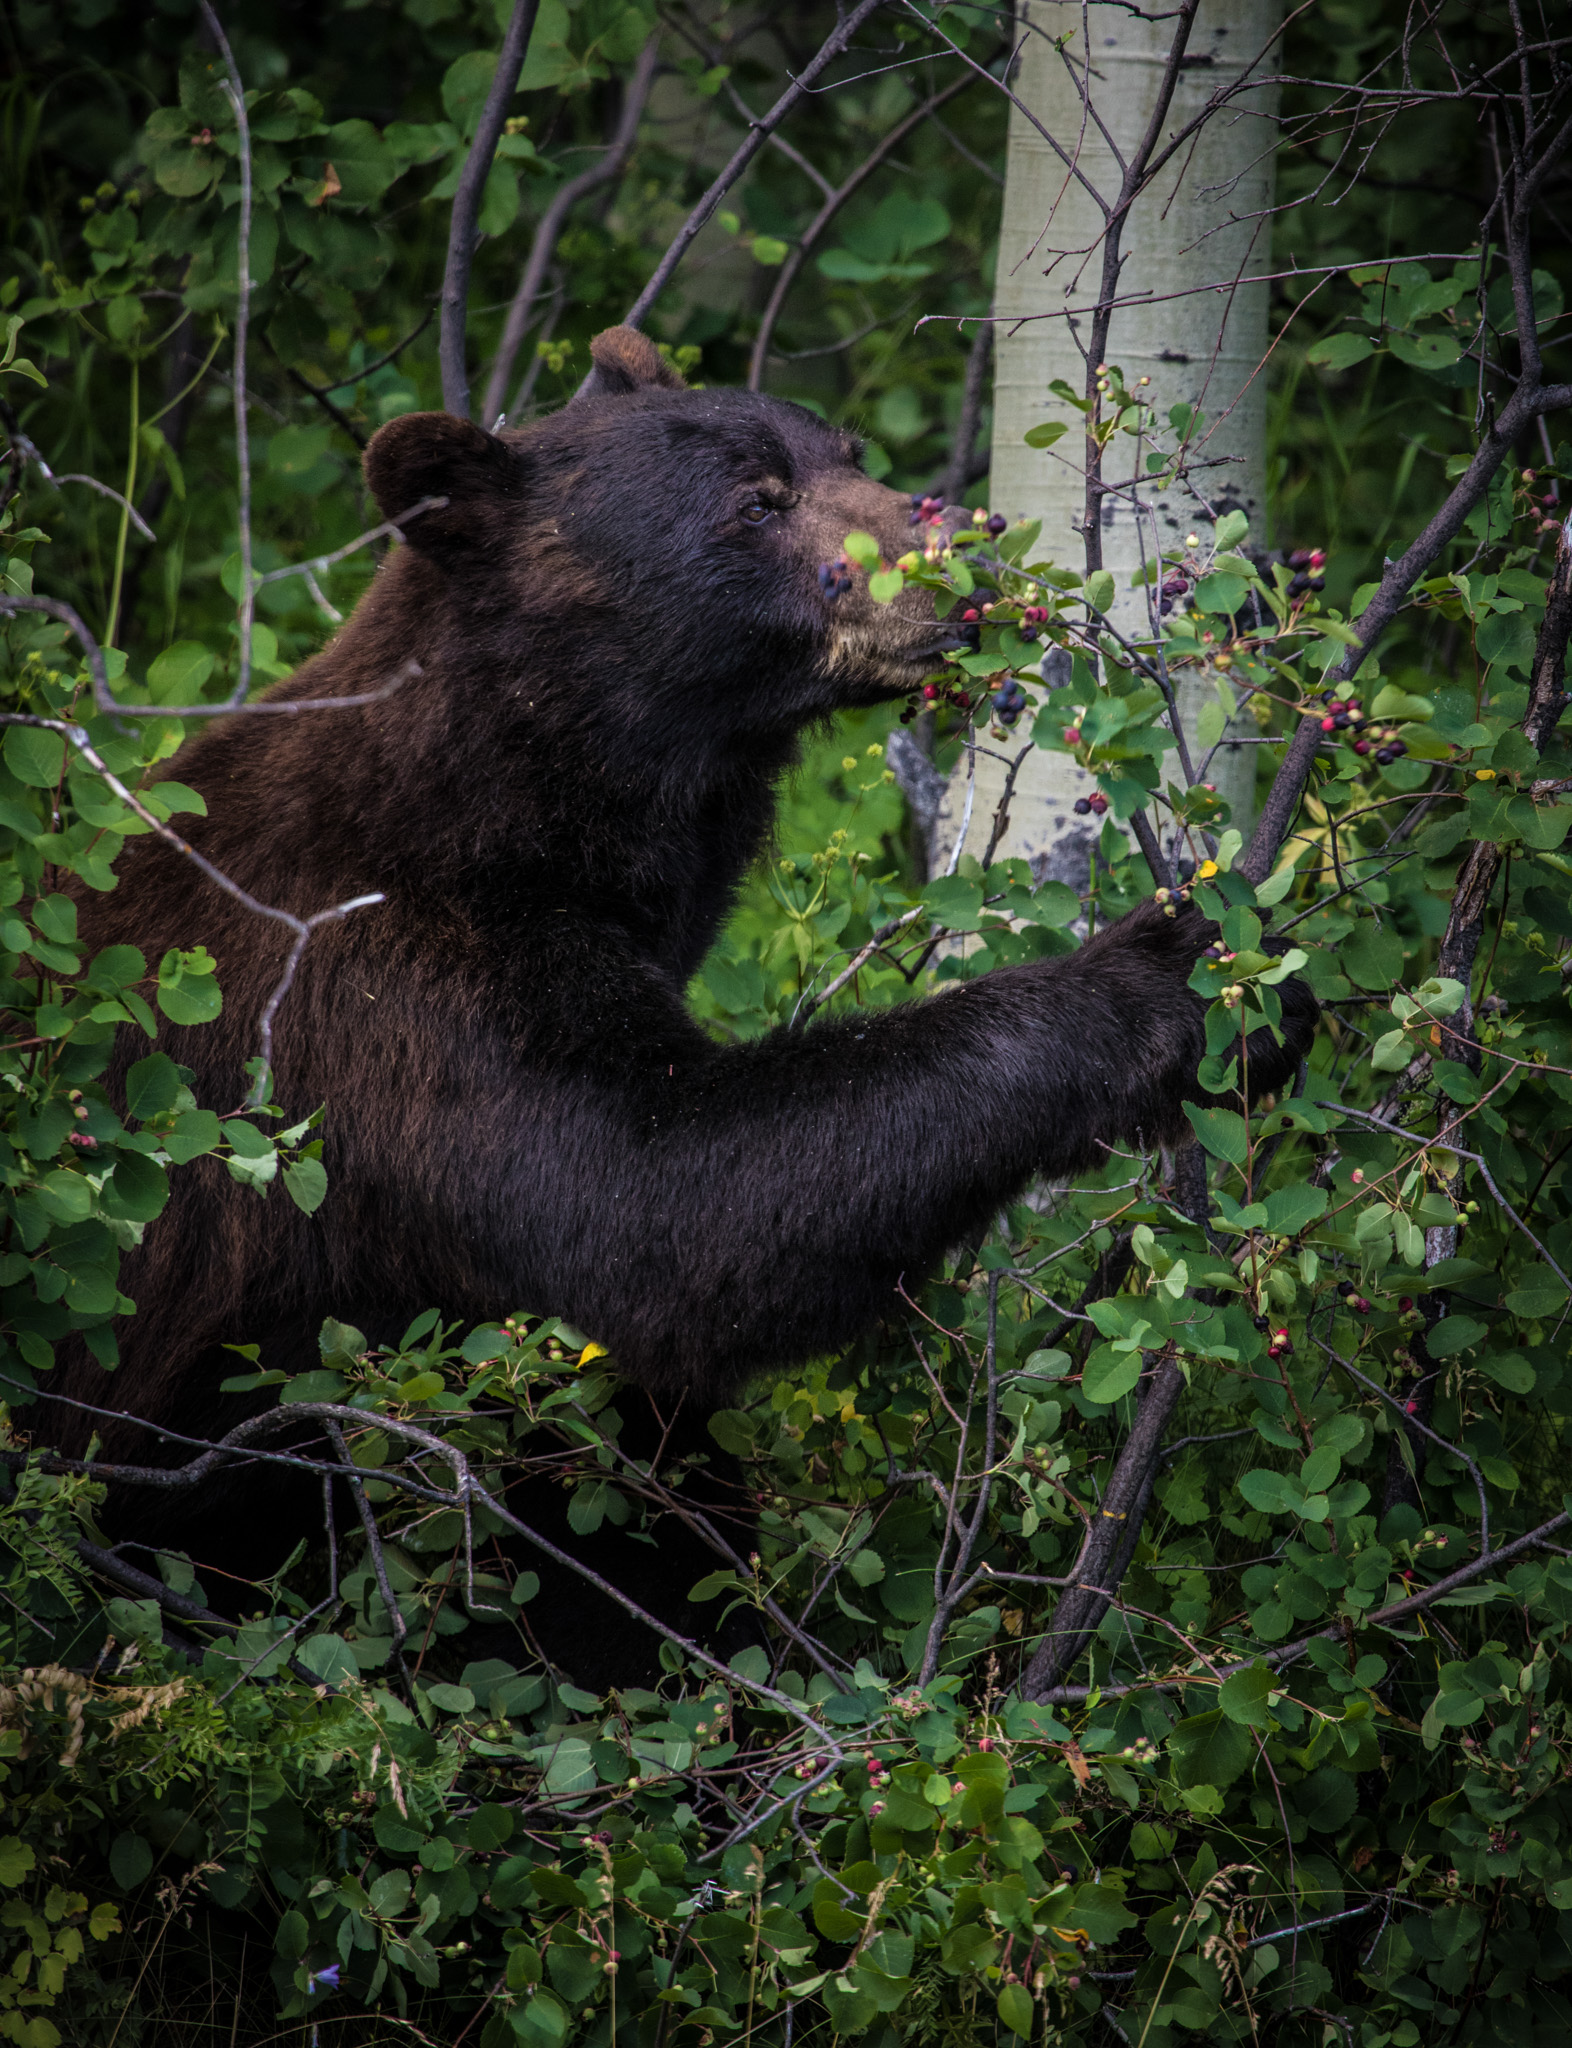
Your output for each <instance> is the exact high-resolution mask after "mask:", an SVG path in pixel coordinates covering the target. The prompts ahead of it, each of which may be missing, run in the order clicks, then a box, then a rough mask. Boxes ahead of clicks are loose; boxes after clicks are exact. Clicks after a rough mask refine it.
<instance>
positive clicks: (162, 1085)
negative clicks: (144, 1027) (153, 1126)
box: [126, 1052, 180, 1123]
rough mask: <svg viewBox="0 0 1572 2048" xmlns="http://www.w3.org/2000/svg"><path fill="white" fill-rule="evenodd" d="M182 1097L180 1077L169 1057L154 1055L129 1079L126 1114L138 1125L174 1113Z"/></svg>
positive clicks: (158, 1053)
mask: <svg viewBox="0 0 1572 2048" xmlns="http://www.w3.org/2000/svg"><path fill="white" fill-rule="evenodd" d="M179 1093H180V1075H179V1072H178V1071H177V1069H176V1067H175V1063H174V1061H173V1060H172V1059H171V1058H170V1057H169V1055H168V1054H167V1053H162V1052H150V1053H149V1054H148V1056H147V1058H146V1059H144V1060H138V1061H137V1062H136V1064H135V1065H134V1066H133V1067H132V1068H131V1070H130V1072H129V1073H128V1074H127V1075H126V1110H127V1112H128V1113H129V1114H130V1115H131V1116H134V1117H135V1118H136V1119H137V1120H138V1122H140V1123H145V1122H146V1121H147V1119H148V1118H149V1117H151V1116H162V1115H163V1113H164V1112H165V1110H169V1109H173V1108H174V1106H175V1098H176V1096H177V1095H178V1094H179Z"/></svg>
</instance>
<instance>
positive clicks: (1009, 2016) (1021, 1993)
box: [998, 1984, 1037, 2040]
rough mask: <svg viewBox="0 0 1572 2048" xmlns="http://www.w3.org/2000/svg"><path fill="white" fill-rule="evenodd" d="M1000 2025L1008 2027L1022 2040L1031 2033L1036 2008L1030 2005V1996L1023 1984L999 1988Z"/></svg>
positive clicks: (1006, 1985)
mask: <svg viewBox="0 0 1572 2048" xmlns="http://www.w3.org/2000/svg"><path fill="white" fill-rule="evenodd" d="M998 2007H999V2020H1000V2024H1001V2025H1003V2026H1005V2027H1008V2028H1009V2030H1010V2032H1011V2033H1012V2034H1019V2035H1020V2036H1021V2038H1022V2039H1023V2040H1024V2039H1026V2038H1027V2036H1029V2035H1030V2033H1031V2031H1032V2021H1033V2019H1034V2017H1035V2015H1036V2011H1037V2008H1036V2007H1035V2006H1034V2005H1033V2003H1032V1994H1031V1993H1030V1992H1029V1991H1028V1990H1027V1988H1026V1986H1025V1985H1024V1984H1005V1985H1002V1986H1001V1987H1000V1991H999V1999H998Z"/></svg>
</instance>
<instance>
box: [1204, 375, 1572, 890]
mask: <svg viewBox="0 0 1572 2048" xmlns="http://www.w3.org/2000/svg"><path fill="white" fill-rule="evenodd" d="M1569 405H1572V384H1551V385H1540V386H1530V385H1527V384H1520V385H1519V386H1518V388H1517V389H1516V391H1514V392H1513V393H1512V396H1511V397H1510V398H1509V399H1508V400H1507V402H1506V404H1505V406H1503V408H1502V410H1501V412H1500V414H1499V415H1498V417H1497V419H1496V423H1495V425H1494V426H1493V427H1492V428H1491V430H1490V432H1489V433H1488V434H1487V435H1486V436H1485V438H1484V440H1483V441H1481V442H1480V444H1479V450H1478V453H1477V454H1476V455H1475V457H1474V459H1473V461H1472V462H1471V463H1470V464H1469V465H1468V468H1467V469H1466V470H1465V471H1464V472H1463V474H1462V475H1461V476H1460V477H1459V478H1458V480H1457V483H1456V484H1455V486H1454V487H1453V489H1452V492H1451V494H1450V495H1449V497H1448V498H1447V501H1446V503H1445V504H1444V505H1443V506H1442V507H1441V509H1440V511H1439V512H1437V514H1436V515H1435V517H1434V518H1433V519H1432V520H1431V521H1430V523H1429V525H1428V526H1426V528H1425V530H1424V531H1423V533H1421V534H1420V536H1419V538H1418V539H1417V540H1416V541H1415V542H1414V544H1413V546H1412V547H1411V548H1409V549H1408V550H1407V551H1406V553H1405V554H1404V555H1403V557H1402V559H1401V560H1400V561H1396V562H1393V563H1391V564H1390V565H1389V566H1388V568H1387V571H1386V574H1385V575H1384V576H1383V577H1382V578H1381V584H1380V588H1379V589H1378V590H1377V591H1376V594H1375V596H1374V597H1373V598H1372V599H1371V600H1370V603H1369V604H1368V605H1367V606H1366V607H1365V609H1364V611H1362V612H1361V613H1360V615H1359V618H1358V619H1357V620H1356V621H1355V624H1354V631H1355V632H1356V633H1357V634H1358V635H1359V639H1358V642H1357V644H1356V645H1354V646H1352V647H1350V648H1349V650H1348V652H1347V653H1346V654H1345V655H1344V657H1343V659H1342V660H1341V662H1339V663H1338V665H1337V667H1336V669H1335V670H1329V671H1328V672H1327V679H1328V681H1330V682H1342V683H1346V682H1350V681H1352V679H1353V677H1354V676H1355V674H1356V673H1357V672H1358V670H1359V667H1360V665H1361V663H1362V662H1363V661H1364V658H1365V656H1366V655H1367V654H1368V653H1369V652H1370V650H1371V648H1372V647H1374V645H1375V643H1376V641H1377V640H1378V639H1379V638H1380V636H1381V635H1382V634H1383V633H1384V632H1385V631H1386V629H1387V627H1388V626H1390V625H1391V624H1392V622H1393V620H1394V619H1396V617H1397V615H1398V613H1399V612H1401V611H1402V610H1403V608H1404V606H1405V605H1406V604H1407V603H1408V594H1409V592H1410V590H1411V589H1412V588H1413V586H1414V584H1415V583H1417V582H1418V580H1419V578H1420V577H1421V576H1422V575H1423V574H1424V573H1425V571H1426V570H1427V569H1428V568H1429V567H1430V565H1431V563H1432V562H1433V561H1434V560H1435V558H1436V556H1437V555H1439V554H1440V552H1441V550H1442V549H1443V548H1444V547H1446V546H1447V545H1448V543H1449V542H1451V541H1452V540H1454V539H1456V537H1457V535H1458V533H1459V532H1460V531H1461V530H1462V525H1463V521H1464V520H1465V519H1466V518H1467V517H1468V515H1469V513H1470V512H1472V511H1473V509H1474V507H1475V506H1476V505H1477V504H1478V503H1479V500H1480V499H1481V498H1482V497H1483V496H1484V495H1485V492H1486V491H1487V490H1488V489H1489V488H1490V480H1491V478H1492V477H1493V476H1494V475H1495V473H1496V470H1497V469H1498V468H1499V467H1500V465H1501V463H1502V462H1503V461H1504V460H1505V459H1506V457H1507V456H1508V455H1509V454H1510V453H1511V451H1512V444H1513V442H1514V441H1515V440H1516V439H1517V437H1518V435H1519V434H1520V433H1521V432H1522V431H1523V429H1524V428H1525V427H1526V426H1528V425H1529V424H1530V423H1531V422H1532V421H1534V420H1536V419H1538V418H1540V417H1541V415H1542V414H1544V413H1547V412H1558V411H1560V410H1561V409H1562V408H1563V407H1565V406H1569ZM1317 708H1318V709H1319V707H1317ZM1320 739H1321V721H1320V718H1319V716H1316V717H1310V716H1309V715H1308V714H1307V715H1306V716H1305V717H1304V718H1303V719H1301V721H1300V725H1299V730H1298V731H1297V732H1296V733H1295V734H1294V737H1293V741H1292V743H1291V745H1290V746H1289V749H1288V752H1287V753H1286V754H1285V755H1284V757H1283V765H1282V767H1281V768H1279V769H1278V771H1277V775H1276V778H1275V779H1274V781H1273V783H1272V787H1271V789H1270V791H1269V792H1268V794H1267V799H1266V802H1265V803H1264V804H1263V805H1262V806H1261V818H1260V822H1259V824H1258V825H1257V826H1256V828H1255V836H1254V837H1253V838H1252V839H1251V841H1250V845H1249V848H1248V850H1247V851H1246V853H1245V856H1244V858H1243V859H1242V860H1241V861H1240V862H1239V864H1238V866H1239V872H1240V873H1241V874H1242V875H1243V876H1244V877H1245V879H1246V881H1249V882H1264V881H1265V880H1266V877H1267V876H1268V875H1269V874H1270V873H1271V871H1272V868H1273V866H1274V865H1275V863H1276V860H1277V850H1278V848H1279V847H1280V846H1281V845H1282V843H1283V841H1284V840H1285V839H1286V838H1287V836H1288V828H1289V826H1290V825H1291V824H1292V823H1293V820H1294V813H1295V812H1296V811H1297V810H1298V808H1299V799H1300V797H1301V796H1302V795H1303V794H1304V787H1305V784H1306V783H1307V782H1308V781H1309V779H1310V764H1311V762H1312V761H1314V759H1315V750H1316V747H1317V746H1318V745H1319V743H1320Z"/></svg>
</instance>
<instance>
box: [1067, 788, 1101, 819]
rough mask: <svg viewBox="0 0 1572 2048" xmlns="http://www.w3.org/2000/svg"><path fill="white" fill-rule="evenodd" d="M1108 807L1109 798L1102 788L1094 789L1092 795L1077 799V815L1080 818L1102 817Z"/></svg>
mask: <svg viewBox="0 0 1572 2048" xmlns="http://www.w3.org/2000/svg"><path fill="white" fill-rule="evenodd" d="M1107 808H1108V799H1107V797H1105V796H1104V795H1103V793H1102V791H1101V790H1100V789H1094V790H1093V791H1092V793H1091V795H1090V796H1078V797H1077V798H1076V799H1075V815H1076V816H1077V817H1078V818H1087V817H1093V816H1095V817H1099V818H1100V817H1101V816H1102V814H1103V812H1104V811H1106V810H1107Z"/></svg>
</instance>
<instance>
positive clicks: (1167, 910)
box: [1155, 883, 1233, 960]
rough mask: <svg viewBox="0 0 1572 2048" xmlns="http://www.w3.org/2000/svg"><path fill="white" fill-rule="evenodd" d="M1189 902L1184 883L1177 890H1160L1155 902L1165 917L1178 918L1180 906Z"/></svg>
mask: <svg viewBox="0 0 1572 2048" xmlns="http://www.w3.org/2000/svg"><path fill="white" fill-rule="evenodd" d="M1189 900H1190V891H1189V890H1188V889H1187V888H1186V887H1185V886H1184V884H1183V883H1181V884H1180V885H1179V887H1178V888H1177V889H1159V890H1158V892H1157V895H1156V898H1155V901H1157V902H1158V903H1160V904H1161V905H1162V906H1163V916H1164V917H1177V916H1178V915H1179V910H1180V906H1181V905H1182V904H1185V903H1188V902H1189ZM1228 957H1229V959H1230V960H1231V959H1232V958H1233V955H1232V954H1231V953H1230V954H1229V956H1228Z"/></svg>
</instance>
